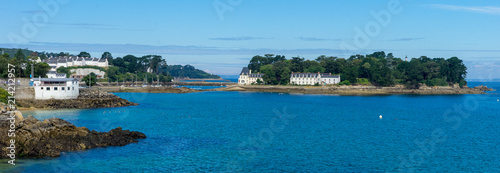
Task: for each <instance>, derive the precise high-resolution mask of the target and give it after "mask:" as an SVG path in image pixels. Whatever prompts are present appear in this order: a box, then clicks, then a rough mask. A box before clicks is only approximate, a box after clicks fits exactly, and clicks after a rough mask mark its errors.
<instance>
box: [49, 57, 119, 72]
mask: <svg viewBox="0 0 500 173" xmlns="http://www.w3.org/2000/svg"><path fill="white" fill-rule="evenodd" d="M43 62H46V63H47V64H49V65H50V66H51V67H52V68H54V67H55V68H56V69H57V68H59V67H74V66H97V67H102V68H107V67H108V66H109V63H108V59H100V58H85V57H77V56H64V57H63V56H60V57H51V58H48V59H45V60H43Z"/></svg>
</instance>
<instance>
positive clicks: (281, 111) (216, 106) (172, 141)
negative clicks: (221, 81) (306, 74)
mask: <svg viewBox="0 0 500 173" xmlns="http://www.w3.org/2000/svg"><path fill="white" fill-rule="evenodd" d="M479 84H483V85H487V86H489V87H493V88H497V89H500V83H469V86H475V85H479ZM499 93H500V92H499V91H496V92H490V94H487V95H451V96H450V95H442V96H441V95H440V96H414V95H393V96H332V95H300V94H277V93H247V92H203V93H190V94H147V93H117V95H119V96H120V97H123V98H125V99H128V100H130V101H133V102H137V103H139V104H140V105H139V106H134V107H126V108H106V109H84V110H58V111H34V112H27V113H24V114H25V115H27V114H31V115H33V116H35V117H36V118H38V119H47V118H52V117H58V118H62V119H64V120H67V121H69V122H71V123H74V124H75V125H77V126H85V127H88V128H89V129H91V130H98V131H108V130H111V129H113V128H115V127H118V126H121V127H122V128H124V129H130V130H135V131H140V132H143V133H145V134H146V135H147V136H148V138H147V139H144V140H141V141H140V142H138V143H134V144H130V145H127V146H123V147H108V148H99V149H92V150H86V151H81V152H67V153H63V156H62V157H59V158H52V159H51V158H48V159H39V160H18V164H17V165H16V166H15V167H8V166H6V165H5V163H2V164H4V165H1V167H2V169H4V170H2V171H9V172H57V171H62V172H85V173H90V172H232V171H241V172H398V171H402V172H410V171H415V172H500V128H499V127H500V102H498V101H497V99H500V95H499ZM380 115H382V118H379V116H380ZM5 169H7V170H5Z"/></svg>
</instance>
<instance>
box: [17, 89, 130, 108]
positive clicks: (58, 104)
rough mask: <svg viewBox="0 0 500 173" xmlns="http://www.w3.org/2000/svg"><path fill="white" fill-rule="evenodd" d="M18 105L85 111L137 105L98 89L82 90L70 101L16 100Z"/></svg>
mask: <svg viewBox="0 0 500 173" xmlns="http://www.w3.org/2000/svg"><path fill="white" fill-rule="evenodd" d="M16 105H17V106H18V107H23V108H48V109H67V108H75V109H85V108H108V107H125V106H135V105H138V104H137V103H133V102H130V101H128V100H125V99H122V98H120V97H118V96H116V95H114V94H111V93H107V92H103V91H99V90H96V89H80V95H79V96H78V98H77V99H69V100H55V99H50V100H35V99H16Z"/></svg>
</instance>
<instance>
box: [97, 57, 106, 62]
mask: <svg viewBox="0 0 500 173" xmlns="http://www.w3.org/2000/svg"><path fill="white" fill-rule="evenodd" d="M106 60H107V59H106V58H102V59H100V60H99V62H106Z"/></svg>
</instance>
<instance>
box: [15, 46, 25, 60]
mask: <svg viewBox="0 0 500 173" xmlns="http://www.w3.org/2000/svg"><path fill="white" fill-rule="evenodd" d="M14 58H15V59H17V60H19V61H21V62H24V61H25V60H26V58H25V56H24V54H23V51H22V50H21V49H18V50H17V52H16V54H15V55H14Z"/></svg>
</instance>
